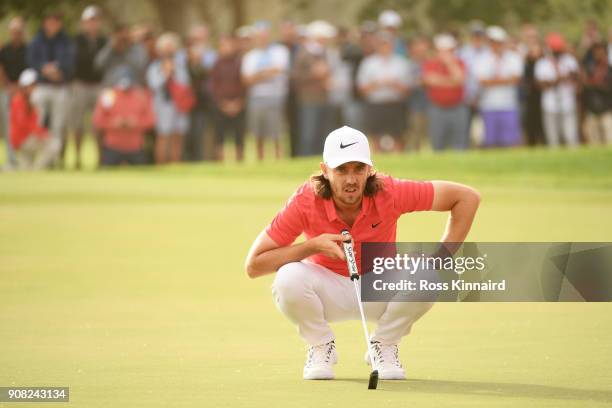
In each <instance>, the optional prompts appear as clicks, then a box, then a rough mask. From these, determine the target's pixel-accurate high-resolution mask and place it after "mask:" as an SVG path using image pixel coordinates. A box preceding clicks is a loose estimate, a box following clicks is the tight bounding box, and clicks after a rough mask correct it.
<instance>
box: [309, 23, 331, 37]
mask: <svg viewBox="0 0 612 408" xmlns="http://www.w3.org/2000/svg"><path fill="white" fill-rule="evenodd" d="M306 32H307V34H308V37H310V38H334V37H335V36H336V33H337V31H336V27H334V26H333V25H331V24H330V23H328V22H327V21H323V20H315V21H313V22H312V23H310V24H308V26H307V27H306Z"/></svg>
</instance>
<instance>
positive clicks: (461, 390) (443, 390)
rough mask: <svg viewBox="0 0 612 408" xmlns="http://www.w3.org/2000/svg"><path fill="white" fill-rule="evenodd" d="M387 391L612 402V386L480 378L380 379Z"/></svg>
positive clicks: (356, 380)
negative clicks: (590, 387)
mask: <svg viewBox="0 0 612 408" xmlns="http://www.w3.org/2000/svg"><path fill="white" fill-rule="evenodd" d="M335 381H340V382H351V383H359V384H363V388H364V389H365V388H366V387H367V384H368V379H367V377H364V378H337V379H336V380H335ZM378 389H379V390H384V391H401V392H420V393H425V394H462V395H473V396H497V397H516V398H535V399H557V400H578V401H597V402H612V390H586V389H579V388H569V387H555V386H549V385H538V384H517V383H498V382H480V381H447V380H424V379H423V380H421V379H411V380H406V381H384V380H381V381H380V382H379V383H378Z"/></svg>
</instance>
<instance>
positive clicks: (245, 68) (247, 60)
mask: <svg viewBox="0 0 612 408" xmlns="http://www.w3.org/2000/svg"><path fill="white" fill-rule="evenodd" d="M240 72H241V74H242V76H251V75H253V74H254V73H255V69H254V66H253V54H252V51H251V52H248V53H247V54H246V55H245V56H244V58H243V59H242V65H241V67H240Z"/></svg>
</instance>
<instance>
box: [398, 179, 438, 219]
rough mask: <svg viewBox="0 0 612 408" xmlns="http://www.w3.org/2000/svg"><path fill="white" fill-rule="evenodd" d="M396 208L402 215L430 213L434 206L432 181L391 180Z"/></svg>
mask: <svg viewBox="0 0 612 408" xmlns="http://www.w3.org/2000/svg"><path fill="white" fill-rule="evenodd" d="M391 185H392V189H393V199H394V205H395V208H396V209H397V210H398V211H399V212H400V214H405V213H409V212H413V211H429V210H431V206H432V204H433V198H434V188H433V184H432V183H431V181H413V180H400V179H396V178H393V179H392V180H391Z"/></svg>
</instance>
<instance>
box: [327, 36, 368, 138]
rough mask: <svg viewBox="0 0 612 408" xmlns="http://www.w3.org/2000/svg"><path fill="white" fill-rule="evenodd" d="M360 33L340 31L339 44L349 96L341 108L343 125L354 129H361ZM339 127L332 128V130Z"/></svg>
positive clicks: (361, 56)
mask: <svg viewBox="0 0 612 408" xmlns="http://www.w3.org/2000/svg"><path fill="white" fill-rule="evenodd" d="M360 41H361V32H360V30H358V29H354V30H347V31H346V32H345V33H343V32H342V30H340V32H339V44H338V46H339V47H340V57H341V59H342V64H343V65H345V66H347V67H348V75H349V78H348V81H349V83H348V85H349V86H350V90H349V92H350V94H349V95H347V100H346V101H345V103H344V104H343V106H342V119H343V122H344V123H343V124H346V125H348V126H351V127H353V128H355V129H363V126H361V122H360V119H361V116H362V115H363V113H362V111H363V109H362V101H361V95H360V94H359V89H358V87H357V72H358V69H359V65H361V62H362V60H363V50H362V48H361V46H360V44H359V43H360ZM337 127H340V126H339V125H338V126H334V128H337Z"/></svg>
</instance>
